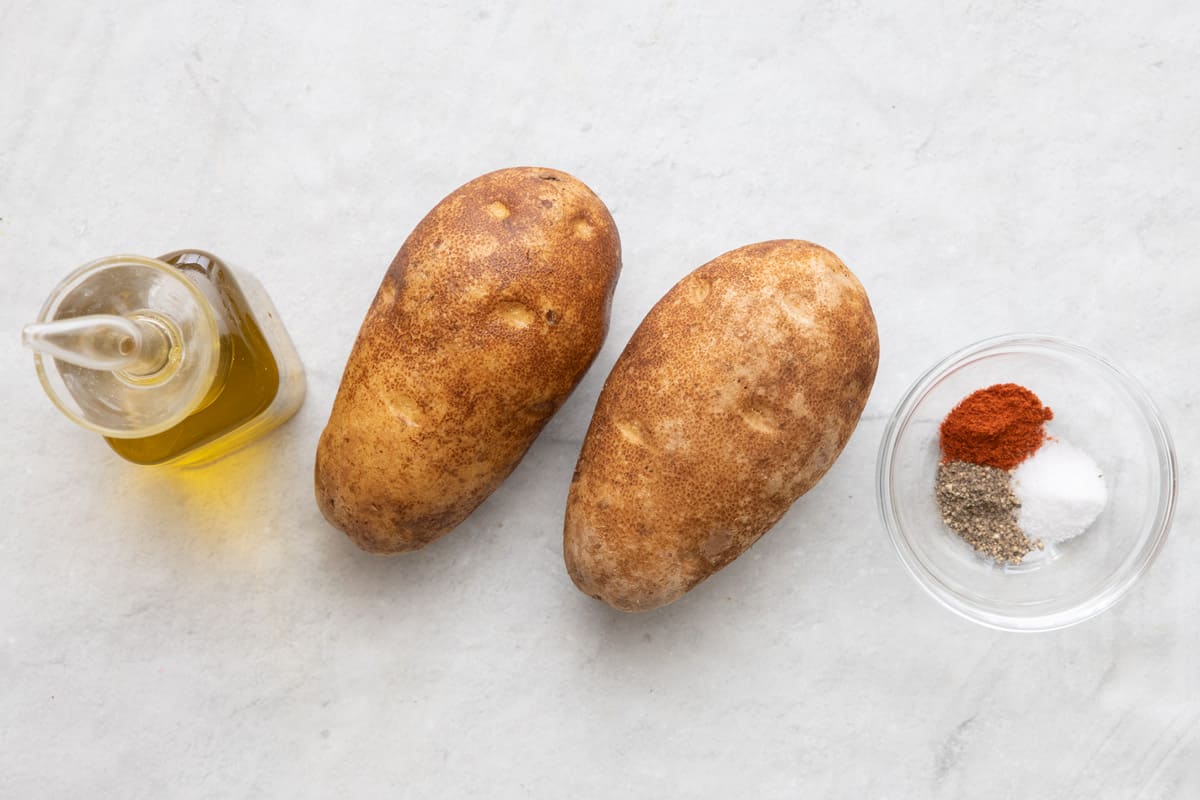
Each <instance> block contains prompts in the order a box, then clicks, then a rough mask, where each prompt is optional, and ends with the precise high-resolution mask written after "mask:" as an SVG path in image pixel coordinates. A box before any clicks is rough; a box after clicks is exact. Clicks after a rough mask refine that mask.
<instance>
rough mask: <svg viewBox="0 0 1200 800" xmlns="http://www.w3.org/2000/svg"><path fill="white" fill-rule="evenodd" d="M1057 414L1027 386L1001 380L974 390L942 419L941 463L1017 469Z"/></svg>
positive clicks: (1035, 448)
mask: <svg viewBox="0 0 1200 800" xmlns="http://www.w3.org/2000/svg"><path fill="white" fill-rule="evenodd" d="M1053 418H1054V412H1052V411H1051V410H1050V409H1049V408H1047V407H1046V406H1044V405H1042V401H1041V400H1039V399H1038V396H1037V395H1036V394H1034V393H1033V392H1031V391H1029V390H1028V389H1026V388H1025V387H1024V386H1018V385H1017V384H1015V383H998V384H996V385H995V386H989V387H988V388H986V389H980V390H979V391H977V392H972V393H971V394H969V395H967V397H966V398H965V399H964V400H963V401H962V402H961V403H959V404H958V405H957V406H955V407H954V410H953V411H951V412H950V413H949V414H947V415H946V419H945V420H943V421H942V428H941V434H942V436H941V441H942V462H943V463H945V462H947V461H967V462H970V463H972V464H982V465H984V466H986V467H996V468H998V469H1012V468H1013V467H1015V466H1016V465H1017V464H1020V463H1021V462H1022V461H1024V460H1025V459H1027V458H1029V457H1030V456H1031V455H1033V453H1034V452H1035V451H1036V450H1037V449H1038V448H1039V447H1041V446H1042V442H1043V441H1044V440H1045V438H1046V432H1045V431H1044V430H1043V429H1042V425H1043V424H1044V423H1045V422H1046V420H1048V419H1053Z"/></svg>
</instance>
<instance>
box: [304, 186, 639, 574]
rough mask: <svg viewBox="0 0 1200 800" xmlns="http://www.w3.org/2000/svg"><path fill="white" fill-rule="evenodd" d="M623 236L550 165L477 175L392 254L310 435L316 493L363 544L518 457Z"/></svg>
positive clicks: (493, 479) (564, 370) (420, 531)
mask: <svg viewBox="0 0 1200 800" xmlns="http://www.w3.org/2000/svg"><path fill="white" fill-rule="evenodd" d="M620 270H621V245H620V239H619V237H618V234H617V228H616V225H615V224H614V223H613V220H612V217H611V216H610V214H609V212H608V209H607V208H606V207H605V206H604V204H603V203H602V202H601V201H600V199H599V198H598V197H596V195H595V194H593V193H592V191H591V190H590V189H589V188H588V187H587V186H585V185H584V184H583V183H581V182H580V181H578V180H577V179H575V178H573V177H571V176H570V175H567V174H566V173H563V172H558V171H556V170H552V169H544V168H537V167H516V168H511V169H503V170H499V171H497V172H492V173H489V174H487V175H483V176H481V177H479V178H476V179H475V180H473V181H471V182H470V183H467V184H466V185H464V186H462V187H460V188H459V189H457V190H456V191H454V192H453V193H452V194H450V195H449V196H448V197H446V198H445V199H444V200H442V201H441V202H440V203H438V205H437V206H436V207H435V208H434V209H433V210H432V211H430V212H429V214H428V215H427V216H426V217H425V218H424V219H423V220H421V222H420V224H418V225H417V227H416V228H415V229H414V230H413V232H412V234H411V235H410V236H409V237H408V239H407V240H406V241H405V242H404V245H403V247H401V248H400V252H399V253H398V254H397V255H396V258H395V260H394V261H392V264H391V266H390V267H389V268H388V271H387V274H386V275H385V276H384V279H383V282H382V284H381V285H380V287H379V291H378V293H377V294H376V295H375V300H374V302H373V303H372V304H371V308H370V310H369V311H368V312H367V315H366V319H365V320H364V321H363V324H362V328H361V329H360V330H359V334H358V339H357V341H356V342H355V343H354V348H353V351H352V352H351V354H350V358H349V360H348V362H347V364H346V370H345V373H344V374H343V376H342V383H341V386H340V387H339V389H338V393H337V398H336V400H335V401H334V405H333V411H332V413H331V415H330V418H329V423H328V425H327V426H326V427H325V430H324V432H323V433H322V434H321V439H320V442H319V444H318V446H317V458H316V469H315V484H316V496H317V504H318V505H319V506H320V509H321V512H322V513H323V514H324V515H325V518H326V519H327V520H329V521H330V522H331V523H332V524H333V525H335V526H337V527H338V528H340V529H341V530H343V531H344V532H345V533H346V534H348V535H349V536H350V538H351V539H353V540H354V541H355V542H356V543H357V544H358V545H359V546H360V547H361V548H363V549H364V550H367V551H369V552H373V553H401V552H405V551H410V550H416V549H418V548H420V547H422V546H424V545H426V544H428V543H429V542H432V541H433V540H435V539H437V538H438V537H440V536H442V535H444V534H446V533H447V532H449V531H450V530H451V529H453V528H454V527H455V526H456V525H458V524H459V523H460V522H462V521H463V519H465V518H466V517H467V515H468V514H470V513H471V512H472V511H473V510H474V509H475V507H476V506H478V505H479V504H480V503H481V502H483V500H484V499H485V498H486V497H487V496H488V495H490V494H491V493H492V492H493V491H494V490H495V489H496V487H497V486H499V485H500V483H501V481H503V480H504V478H506V477H507V476H508V474H509V473H510V472H512V470H513V469H514V468H515V467H516V465H517V463H518V462H519V461H520V459H521V457H522V456H523V455H524V454H525V451H526V450H527V449H528V448H529V446H530V445H531V444H532V443H533V440H534V439H535V438H536V437H537V434H538V432H539V431H541V429H542V426H544V425H545V424H546V422H547V421H548V420H549V419H550V417H551V416H552V415H553V414H554V412H555V411H557V410H558V408H559V406H561V405H562V403H563V401H565V400H566V399H567V396H568V395H569V394H570V393H571V391H572V390H573V389H574V388H575V385H576V384H577V383H578V382H579V380H580V378H582V377H583V374H584V373H585V372H586V371H587V368H588V366H589V365H590V364H591V362H592V359H593V358H595V356H596V353H597V352H598V351H599V349H600V346H601V344H602V343H603V341H604V336H605V334H606V333H607V330H608V317H609V308H610V306H611V303H612V295H613V290H614V289H615V288H616V282H617V277H618V275H619V274H620Z"/></svg>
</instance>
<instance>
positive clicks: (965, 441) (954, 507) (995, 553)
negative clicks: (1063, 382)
mask: <svg viewBox="0 0 1200 800" xmlns="http://www.w3.org/2000/svg"><path fill="white" fill-rule="evenodd" d="M1053 418H1054V413H1053V412H1052V411H1051V410H1050V409H1049V408H1047V407H1046V406H1044V405H1042V401H1041V400H1039V399H1038V396H1037V395H1036V394H1034V393H1033V392H1031V391H1029V390H1028V389H1026V388H1025V387H1024V386H1018V385H1017V384H1015V383H1001V384H996V385H995V386H989V387H988V388H986V389H980V390H979V391H977V392H973V393H972V394H970V395H968V396H967V397H966V398H965V399H963V401H962V402H961V403H959V404H958V405H957V406H955V407H954V409H953V410H952V411H951V412H950V413H949V414H948V415H947V416H946V419H945V420H944V421H943V422H942V425H941V430H940V434H941V436H940V442H941V449H942V463H941V465H940V466H939V467H938V474H937V486H936V489H935V492H934V494H935V496H936V498H937V503H938V509H939V510H940V511H941V515H942V521H943V522H945V523H946V525H947V527H949V528H950V529H951V530H953V531H954V532H955V533H957V534H958V535H959V536H961V537H962V538H963V540H964V541H966V542H967V543H968V544H969V545H971V546H972V547H974V548H975V549H976V550H977V551H979V552H980V553H983V554H984V555H986V556H989V557H991V558H993V559H995V560H996V561H998V562H1000V563H1004V564H1019V563H1021V561H1022V560H1024V558H1025V556H1027V555H1028V554H1029V553H1030V552H1032V551H1033V550H1035V549H1037V550H1041V549H1043V548H1044V547H1045V544H1046V542H1059V541H1065V540H1066V539H1070V538H1073V537H1075V536H1078V535H1079V534H1081V533H1083V532H1084V531H1085V530H1087V529H1088V527H1090V526H1091V524H1092V523H1093V522H1095V520H1096V518H1097V517H1098V516H1099V515H1100V512H1101V511H1103V510H1104V506H1105V505H1106V504H1107V503H1108V490H1107V489H1106V488H1105V485H1104V477H1103V475H1102V474H1101V472H1100V468H1099V467H1097V466H1096V462H1095V461H1093V460H1092V458H1091V457H1090V456H1089V455H1087V453H1084V452H1083V451H1082V450H1079V449H1078V448H1076V447H1072V446H1071V445H1069V444H1067V443H1066V442H1063V441H1061V440H1058V439H1054V438H1050V437H1049V436H1048V435H1047V434H1046V430H1045V424H1046V422H1048V421H1049V420H1051V419H1053Z"/></svg>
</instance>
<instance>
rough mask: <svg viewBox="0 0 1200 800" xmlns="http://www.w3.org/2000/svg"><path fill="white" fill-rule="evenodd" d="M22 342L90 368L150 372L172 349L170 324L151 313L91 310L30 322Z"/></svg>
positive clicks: (165, 358) (22, 334) (158, 367)
mask: <svg viewBox="0 0 1200 800" xmlns="http://www.w3.org/2000/svg"><path fill="white" fill-rule="evenodd" d="M21 342H22V343H23V344H24V345H25V346H26V347H29V348H32V349H33V350H36V351H38V352H39V353H44V354H45V355H48V356H51V357H53V358H57V359H59V360H60V361H66V362H68V363H71V364H75V365H77V366H80V367H86V368H87V369H94V370H98V371H103V372H117V371H121V372H126V373H128V374H130V375H137V376H146V375H152V374H154V373H155V372H158V371H159V370H161V369H162V368H163V367H164V366H165V365H166V364H167V361H168V358H169V357H170V353H171V336H170V333H169V331H168V330H167V329H166V326H165V325H163V324H162V323H160V322H158V321H156V320H152V319H150V318H147V317H141V318H139V317H132V318H131V317H123V316H119V315H117V314H90V315H87V316H82V317H70V318H68V319H57V320H54V321H53V322H38V323H34V324H32V325H26V326H25V327H24V328H23V329H22V331H21Z"/></svg>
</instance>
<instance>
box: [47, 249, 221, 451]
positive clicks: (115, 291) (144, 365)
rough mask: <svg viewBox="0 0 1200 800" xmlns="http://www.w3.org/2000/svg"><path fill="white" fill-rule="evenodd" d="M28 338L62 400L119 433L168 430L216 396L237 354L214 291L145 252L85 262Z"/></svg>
mask: <svg viewBox="0 0 1200 800" xmlns="http://www.w3.org/2000/svg"><path fill="white" fill-rule="evenodd" d="M23 338H24V341H25V343H26V344H27V345H28V346H29V347H31V348H32V349H33V350H34V351H35V360H36V365H37V368H38V374H39V376H40V377H41V379H42V384H43V386H44V388H45V389H46V392H47V394H48V395H49V396H50V398H51V399H52V400H53V401H54V402H55V404H56V405H58V407H59V408H60V409H61V410H62V411H63V412H64V413H65V414H66V415H67V416H69V417H71V419H73V420H74V421H75V422H77V423H79V424H80V425H82V426H84V427H86V428H88V429H90V430H94V431H96V432H98V433H102V434H104V435H106V436H112V437H117V438H140V437H144V436H151V435H154V434H156V433H161V432H162V431H164V430H167V429H169V428H171V427H173V426H174V425H177V424H178V423H179V422H182V421H183V420H184V419H186V418H187V417H188V416H190V415H191V414H193V413H195V412H196V411H197V410H199V409H200V408H203V407H204V406H205V405H207V404H208V403H211V402H212V401H213V399H215V398H216V396H217V394H219V392H220V389H221V387H222V385H223V379H224V374H225V372H226V371H227V370H228V368H229V362H230V359H231V353H230V347H229V344H228V341H227V337H224V336H222V335H221V330H220V328H219V322H218V317H217V315H216V313H215V311H214V309H213V307H212V304H211V302H210V301H209V300H208V298H207V297H206V296H205V295H204V294H203V293H202V292H201V291H199V290H198V289H197V288H196V287H195V286H194V285H193V284H192V282H191V281H189V280H188V279H187V278H186V277H184V276H183V275H182V274H181V273H180V271H179V270H178V269H176V268H175V267H173V266H171V265H170V264H167V263H164V262H162V261H159V260H157V259H149V258H144V257H141V256H113V257H110V258H106V259H100V260H99V261H95V262H92V263H91V264H88V265H86V266H84V267H82V268H80V269H79V270H76V272H74V273H72V274H71V275H70V276H68V278H67V279H66V280H64V281H63V282H62V283H61V284H59V286H58V287H57V288H56V289H55V291H54V293H52V294H51V296H50V299H49V300H47V302H46V304H45V306H44V307H43V309H42V313H41V315H40V316H39V319H38V322H37V323H36V324H34V325H30V326H28V327H27V328H26V329H25V331H24V335H23Z"/></svg>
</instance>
